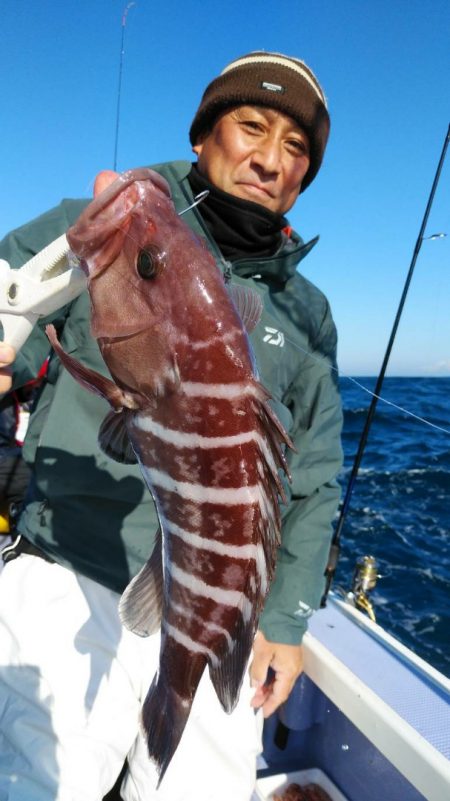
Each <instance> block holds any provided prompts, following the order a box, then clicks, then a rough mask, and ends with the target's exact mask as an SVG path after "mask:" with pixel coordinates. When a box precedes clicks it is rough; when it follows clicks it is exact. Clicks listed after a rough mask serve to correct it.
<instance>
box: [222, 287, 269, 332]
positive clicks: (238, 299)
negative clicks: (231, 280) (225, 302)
mask: <svg viewBox="0 0 450 801" xmlns="http://www.w3.org/2000/svg"><path fill="white" fill-rule="evenodd" d="M227 288H228V292H229V295H230V297H231V299H232V301H233V303H234V305H235V306H236V309H237V310H238V312H239V316H240V318H241V320H242V322H243V324H244V326H245V328H246V330H247V331H248V332H249V333H250V332H251V331H253V329H254V328H256V326H257V325H258V323H259V321H260V319H261V315H262V312H263V302H262V298H261V296H260V295H258V293H257V292H255V290H254V289H252V288H251V287H248V286H242V284H229V285H228V287H227Z"/></svg>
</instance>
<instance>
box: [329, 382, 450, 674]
mask: <svg viewBox="0 0 450 801" xmlns="http://www.w3.org/2000/svg"><path fill="white" fill-rule="evenodd" d="M357 380H358V382H359V383H361V384H363V385H364V386H366V387H368V388H370V389H372V390H373V388H374V385H375V380H374V379H373V378H361V379H360V378H358V379H357ZM341 391H342V398H343V406H344V436H343V445H344V453H345V463H344V468H343V470H342V473H341V475H340V481H341V484H342V487H343V492H345V490H346V487H347V482H348V479H349V475H350V470H351V467H352V464H353V459H354V456H355V454H356V451H357V447H358V444H359V439H360V435H361V431H362V429H363V426H364V423H365V419H366V414H367V410H368V407H369V404H370V402H371V396H370V395H368V394H367V393H366V392H364V391H363V390H362V389H360V388H359V387H357V386H355V384H353V383H352V382H351V381H350V380H349V379H347V378H342V379H341ZM381 395H382V397H383V398H386V399H387V400H388V401H390V402H391V403H394V404H396V405H397V406H400V407H402V408H404V409H406V410H408V411H410V412H413V413H414V414H416V415H418V416H420V417H423V418H425V419H426V420H428V421H430V422H432V423H434V424H435V425H438V426H441V427H443V428H446V429H447V430H449V431H450V378H386V379H385V382H384V385H383V389H382V391H381ZM341 549H342V550H341V558H340V561H339V565H338V570H337V573H336V578H335V587H337V586H340V587H343V588H344V589H349V588H350V585H351V580H352V575H353V569H354V566H355V563H356V559H357V558H358V556H361V555H364V554H371V555H373V556H375V558H376V559H377V562H378V566H379V573H380V574H381V575H382V578H381V579H379V580H378V583H377V586H376V588H375V590H374V591H373V592H372V593H371V599H372V602H373V604H374V608H375V613H376V619H377V623H379V624H380V625H381V626H383V627H384V628H385V629H386V630H387V631H388V632H390V633H391V634H393V635H394V636H395V637H397V639H399V640H400V641H401V642H402V643H404V644H405V645H406V646H408V647H409V648H411V649H412V650H413V651H414V652H415V653H416V654H418V655H419V656H421V657H422V658H423V659H426V660H427V661H428V662H429V663H430V664H432V665H433V666H434V667H435V668H437V669H438V670H440V671H442V673H444V674H445V675H447V676H450V434H447V433H444V432H442V431H439V430H437V429H435V428H432V427H430V426H428V425H426V424H425V423H422V422H419V421H418V420H416V419H414V418H413V417H411V416H409V415H407V414H406V413H405V412H402V411H399V410H398V409H396V408H394V407H393V406H389V405H387V404H385V403H383V402H381V401H379V402H378V406H377V411H376V414H375V418H374V420H373V422H372V427H371V430H370V433H369V439H368V443H367V445H366V449H365V452H364V456H363V460H362V463H361V468H360V473H359V475H358V479H357V481H356V484H355V486H354V490H353V494H352V497H351V501H350V507H349V511H348V514H347V517H346V522H345V525H344V528H343V531H342V540H341Z"/></svg>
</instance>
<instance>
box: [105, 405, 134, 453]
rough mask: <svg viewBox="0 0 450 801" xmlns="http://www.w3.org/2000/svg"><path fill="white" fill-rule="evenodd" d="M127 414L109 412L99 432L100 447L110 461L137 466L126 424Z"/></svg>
mask: <svg viewBox="0 0 450 801" xmlns="http://www.w3.org/2000/svg"><path fill="white" fill-rule="evenodd" d="M125 415H126V412H109V414H107V415H106V417H105V419H104V420H103V423H102V424H101V426H100V430H99V432H98V441H99V445H100V447H101V449H102V451H103V453H106V455H107V456H109V457H110V459H114V461H115V462H120V463H121V464H137V461H138V460H137V458H136V454H135V452H134V450H133V448H132V445H131V441H130V438H129V436H128V431H127V427H126V422H125Z"/></svg>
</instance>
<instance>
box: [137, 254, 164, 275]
mask: <svg viewBox="0 0 450 801" xmlns="http://www.w3.org/2000/svg"><path fill="white" fill-rule="evenodd" d="M159 267H160V264H159V259H158V257H157V255H156V254H155V253H152V252H151V250H148V249H147V250H141V251H140V252H139V254H138V257H137V262H136V269H137V271H138V274H139V275H140V277H141V278H144V279H145V280H147V279H149V278H155V276H156V275H157V273H158V269H159Z"/></svg>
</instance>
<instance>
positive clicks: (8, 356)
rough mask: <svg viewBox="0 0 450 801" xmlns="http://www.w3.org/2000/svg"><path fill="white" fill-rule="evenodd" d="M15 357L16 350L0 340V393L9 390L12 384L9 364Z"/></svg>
mask: <svg viewBox="0 0 450 801" xmlns="http://www.w3.org/2000/svg"><path fill="white" fill-rule="evenodd" d="M15 358H16V352H15V350H14V348H12V347H11V345H7V344H5V343H4V342H0V393H4V392H9V390H10V389H11V386H12V378H11V369H10V367H9V365H10V364H12V363H13V361H14V359H15Z"/></svg>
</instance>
